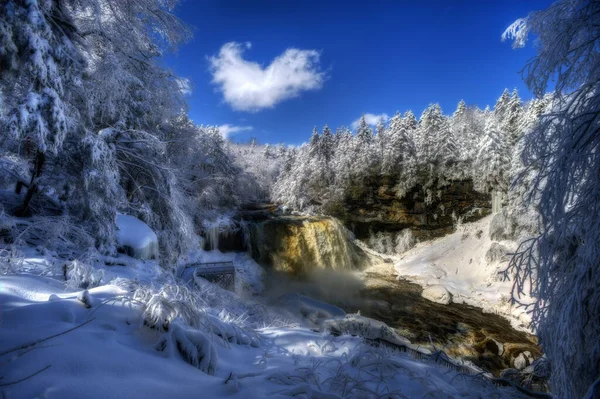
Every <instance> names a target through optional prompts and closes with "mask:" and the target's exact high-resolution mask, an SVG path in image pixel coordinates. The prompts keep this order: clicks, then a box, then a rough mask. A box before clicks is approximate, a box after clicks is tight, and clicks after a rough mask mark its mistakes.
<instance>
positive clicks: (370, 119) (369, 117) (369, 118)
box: [352, 113, 390, 129]
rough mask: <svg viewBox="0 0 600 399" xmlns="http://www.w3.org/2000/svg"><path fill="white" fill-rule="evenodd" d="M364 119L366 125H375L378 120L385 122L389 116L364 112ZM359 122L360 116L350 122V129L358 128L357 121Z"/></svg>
mask: <svg viewBox="0 0 600 399" xmlns="http://www.w3.org/2000/svg"><path fill="white" fill-rule="evenodd" d="M364 116H365V121H366V122H367V124H368V125H371V126H375V125H377V124H378V123H379V121H383V122H387V121H388V120H389V119H390V117H389V115H388V114H386V113H383V114H364ZM359 122H360V118H358V119H357V120H355V121H354V122H352V129H356V128H358V123H359Z"/></svg>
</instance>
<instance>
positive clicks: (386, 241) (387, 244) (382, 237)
mask: <svg viewBox="0 0 600 399" xmlns="http://www.w3.org/2000/svg"><path fill="white" fill-rule="evenodd" d="M368 243H369V247H370V248H371V249H373V250H374V251H377V252H379V253H380V254H390V253H393V252H394V246H393V244H392V237H391V235H390V234H389V233H385V232H382V231H378V232H377V233H375V234H371V236H370V237H369V241H368Z"/></svg>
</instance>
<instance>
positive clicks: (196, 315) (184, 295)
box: [133, 283, 206, 331]
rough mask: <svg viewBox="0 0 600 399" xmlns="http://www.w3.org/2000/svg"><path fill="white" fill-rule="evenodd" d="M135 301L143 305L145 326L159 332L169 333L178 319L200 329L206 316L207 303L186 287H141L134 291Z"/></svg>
mask: <svg viewBox="0 0 600 399" xmlns="http://www.w3.org/2000/svg"><path fill="white" fill-rule="evenodd" d="M133 299H134V300H135V301H136V302H138V303H140V304H142V307H143V311H142V318H143V320H144V324H145V325H147V326H149V327H150V328H155V329H158V330H159V331H168V330H169V327H170V325H171V322H172V321H173V320H175V319H177V318H180V319H182V320H183V321H185V323H187V325H189V326H191V327H195V328H198V327H200V326H201V319H202V318H203V317H204V315H205V311H204V308H205V307H206V302H205V301H204V300H202V298H201V297H200V296H199V295H198V293H197V292H194V291H193V290H192V289H190V288H188V287H186V286H185V285H180V284H175V283H165V284H163V285H162V286H161V287H160V288H158V289H157V288H155V287H152V286H140V287H138V288H137V289H136V290H135V291H134V294H133Z"/></svg>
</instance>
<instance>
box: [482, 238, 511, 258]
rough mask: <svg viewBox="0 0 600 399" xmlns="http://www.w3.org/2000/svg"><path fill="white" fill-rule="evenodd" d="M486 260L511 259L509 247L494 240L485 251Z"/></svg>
mask: <svg viewBox="0 0 600 399" xmlns="http://www.w3.org/2000/svg"><path fill="white" fill-rule="evenodd" d="M485 260H486V262H488V263H495V262H508V261H509V260H510V256H509V249H508V248H506V247H505V246H504V245H502V244H500V243H498V242H493V243H492V245H490V249H488V251H487V252H486V253H485Z"/></svg>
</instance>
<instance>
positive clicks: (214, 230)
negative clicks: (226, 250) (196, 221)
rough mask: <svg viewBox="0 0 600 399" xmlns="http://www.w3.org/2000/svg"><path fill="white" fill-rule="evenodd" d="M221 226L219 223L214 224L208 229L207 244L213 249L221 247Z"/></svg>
mask: <svg viewBox="0 0 600 399" xmlns="http://www.w3.org/2000/svg"><path fill="white" fill-rule="evenodd" d="M220 227H221V226H219V225H218V224H214V225H212V226H210V227H209V228H207V229H206V244H207V245H208V249H209V250H211V251H213V250H215V249H218V248H219V233H220V230H221V229H220Z"/></svg>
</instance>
